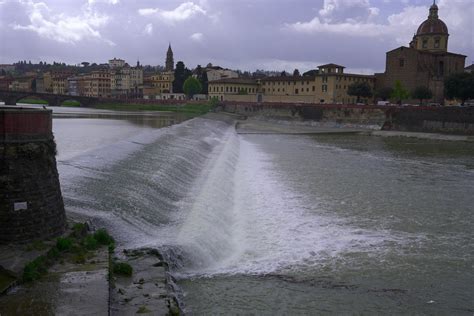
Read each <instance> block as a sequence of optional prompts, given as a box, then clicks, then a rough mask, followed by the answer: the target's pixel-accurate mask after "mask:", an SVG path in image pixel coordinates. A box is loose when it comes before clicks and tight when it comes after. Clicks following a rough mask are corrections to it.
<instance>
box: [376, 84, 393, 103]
mask: <svg viewBox="0 0 474 316" xmlns="http://www.w3.org/2000/svg"><path fill="white" fill-rule="evenodd" d="M392 93H393V89H392V88H391V87H383V88H380V89H379V90H377V92H375V96H376V97H377V98H379V99H382V101H387V100H388V99H390V97H391V96H392Z"/></svg>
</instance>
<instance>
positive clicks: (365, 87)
mask: <svg viewBox="0 0 474 316" xmlns="http://www.w3.org/2000/svg"><path fill="white" fill-rule="evenodd" d="M347 94H348V95H351V96H355V97H357V103H359V102H360V98H361V97H363V98H370V97H371V96H372V89H371V88H370V86H369V84H368V83H367V82H354V83H353V84H351V85H349V87H348V88H347Z"/></svg>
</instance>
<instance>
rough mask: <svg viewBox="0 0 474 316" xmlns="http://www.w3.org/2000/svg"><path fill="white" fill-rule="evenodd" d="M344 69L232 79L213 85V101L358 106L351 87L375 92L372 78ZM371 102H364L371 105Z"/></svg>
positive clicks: (326, 67) (327, 67)
mask: <svg viewBox="0 0 474 316" xmlns="http://www.w3.org/2000/svg"><path fill="white" fill-rule="evenodd" d="M344 68H345V67H344V66H340V65H336V64H327V65H321V66H319V67H318V70H317V71H316V73H317V74H316V75H314V76H277V77H265V78H262V79H259V80H254V79H243V78H229V79H221V80H216V81H210V82H209V89H208V93H209V98H217V99H218V100H220V101H247V102H277V103H321V104H324V103H326V104H354V103H356V101H357V97H355V96H350V95H348V94H347V91H348V89H349V86H350V85H351V84H354V83H358V82H364V83H367V85H368V86H369V87H370V88H371V89H372V90H373V89H374V86H375V77H374V76H372V75H361V74H349V73H344ZM370 101H371V100H369V99H361V100H360V102H362V103H369V102H370Z"/></svg>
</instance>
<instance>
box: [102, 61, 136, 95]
mask: <svg viewBox="0 0 474 316" xmlns="http://www.w3.org/2000/svg"><path fill="white" fill-rule="evenodd" d="M111 61H114V60H111ZM111 61H109V63H110V62H111ZM112 64H114V65H115V66H113V67H112V66H110V67H111V69H110V89H111V95H112V96H113V97H127V98H138V97H142V96H143V68H142V67H141V66H140V65H139V64H138V63H137V67H130V66H129V65H128V64H126V63H124V64H123V66H121V67H119V66H117V65H118V64H121V63H117V62H115V63H112Z"/></svg>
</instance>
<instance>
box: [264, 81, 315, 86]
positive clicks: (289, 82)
mask: <svg viewBox="0 0 474 316" xmlns="http://www.w3.org/2000/svg"><path fill="white" fill-rule="evenodd" d="M298 82H299V83H301V84H302V85H304V84H305V82H306V84H307V85H309V84H310V82H309V81H298ZM280 83H281V84H282V85H284V84H285V83H284V82H281V81H277V82H276V83H275V81H273V82H269V81H266V82H264V83H263V85H265V86H270V85H272V86H275V85H280ZM288 85H291V81H288ZM293 85H294V86H296V81H293Z"/></svg>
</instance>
